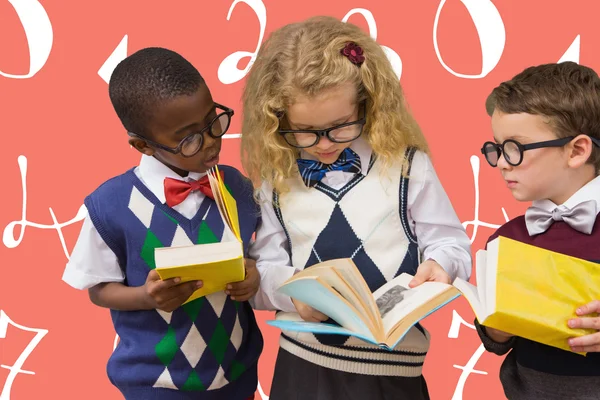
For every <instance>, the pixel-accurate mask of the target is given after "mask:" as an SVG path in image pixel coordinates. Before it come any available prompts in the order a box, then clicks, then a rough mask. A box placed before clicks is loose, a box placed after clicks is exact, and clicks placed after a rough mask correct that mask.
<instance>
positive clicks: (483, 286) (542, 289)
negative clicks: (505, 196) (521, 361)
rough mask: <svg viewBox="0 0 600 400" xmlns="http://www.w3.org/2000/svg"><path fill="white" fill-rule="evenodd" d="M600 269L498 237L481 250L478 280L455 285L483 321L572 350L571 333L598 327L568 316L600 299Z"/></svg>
mask: <svg viewBox="0 0 600 400" xmlns="http://www.w3.org/2000/svg"><path fill="white" fill-rule="evenodd" d="M599 273H600V265H599V264H597V263H594V262H591V261H586V260H582V259H578V258H575V257H570V256H567V255H564V254H560V253H556V252H553V251H549V250H545V249H542V248H539V247H535V246H532V245H528V244H525V243H522V242H518V241H515V240H512V239H508V238H506V237H498V238H496V239H495V240H493V241H491V242H490V243H488V246H487V251H486V250H480V251H478V252H477V254H476V283H477V286H474V285H472V284H471V283H469V282H466V281H464V280H462V279H458V278H457V279H456V280H455V281H454V283H453V285H454V286H455V287H456V288H458V289H459V290H460V291H461V292H462V294H463V296H465V298H466V299H467V300H468V302H469V303H470V305H471V307H472V308H473V311H474V312H475V315H476V316H477V319H478V321H479V322H480V323H481V324H482V325H484V326H488V327H490V328H494V329H498V330H501V331H504V332H508V333H511V334H513V335H516V336H520V337H523V338H526V339H529V340H532V341H535V342H538V343H543V344H546V345H549V346H553V347H557V348H560V349H563V350H567V351H570V348H569V345H568V339H569V338H571V337H578V336H583V335H587V334H590V333H594V332H595V331H590V330H584V329H571V328H569V327H568V325H567V322H568V320H569V319H571V318H576V317H577V315H576V314H575V310H576V309H577V307H579V306H582V305H584V304H587V303H589V302H590V301H592V300H596V299H600V280H598V279H597V277H598V276H599Z"/></svg>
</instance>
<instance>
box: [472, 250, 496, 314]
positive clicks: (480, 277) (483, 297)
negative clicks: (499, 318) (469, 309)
mask: <svg viewBox="0 0 600 400" xmlns="http://www.w3.org/2000/svg"><path fill="white" fill-rule="evenodd" d="M487 272H488V269H487V251H486V250H479V251H478V252H477V253H476V254H475V282H476V283H477V294H478V295H479V304H480V307H481V311H482V312H485V313H486V314H487V295H488V294H487V290H488V288H487V283H486V282H487V275H488V274H487ZM494 296H495V291H494ZM481 317H482V318H486V317H487V315H485V316H484V315H481Z"/></svg>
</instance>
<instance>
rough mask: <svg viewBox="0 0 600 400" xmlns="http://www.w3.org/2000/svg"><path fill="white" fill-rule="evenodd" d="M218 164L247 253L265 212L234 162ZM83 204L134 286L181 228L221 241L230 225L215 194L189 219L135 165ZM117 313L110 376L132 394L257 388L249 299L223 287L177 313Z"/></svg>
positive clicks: (259, 343) (256, 336) (177, 395)
mask: <svg viewBox="0 0 600 400" xmlns="http://www.w3.org/2000/svg"><path fill="white" fill-rule="evenodd" d="M219 168H220V169H221V170H222V171H224V174H225V185H226V186H227V187H228V189H229V190H230V192H231V193H232V195H233V197H234V198H235V199H236V201H237V207H238V213H239V220H240V230H241V235H242V239H243V242H244V250H245V251H246V252H247V250H248V244H249V243H250V241H251V238H252V235H253V234H254V231H255V230H256V227H257V224H258V223H259V218H260V217H259V213H260V211H259V209H258V206H257V204H256V203H255V201H254V200H253V198H252V186H251V184H250V183H249V181H247V180H246V178H244V177H243V176H242V175H241V174H240V173H239V171H237V170H236V169H234V168H232V167H228V166H219ZM85 205H86V207H87V209H88V212H89V215H90V218H91V220H92V222H93V224H94V226H95V227H96V229H97V230H98V232H99V234H100V236H101V237H102V238H103V240H104V241H105V242H106V244H107V245H108V246H109V247H110V248H111V249H112V250H113V251H114V253H115V254H116V255H117V258H118V261H119V264H120V266H121V268H122V270H123V271H124V273H125V277H126V279H125V284H126V285H127V286H131V287H135V286H142V285H144V283H145V281H146V277H147V275H148V272H149V271H150V270H151V269H153V268H155V264H154V249H155V248H157V247H164V246H170V245H171V243H172V241H173V238H174V237H175V235H176V232H177V234H178V235H181V234H182V232H181V231H182V230H183V232H184V233H185V235H186V236H187V238H189V241H190V242H191V243H210V242H217V241H220V240H221V237H222V234H223V229H224V226H223V221H222V219H221V217H220V214H219V211H218V209H217V207H216V204H215V202H214V201H213V200H212V199H210V198H205V199H204V201H203V202H202V204H201V205H200V208H199V209H198V212H197V213H196V215H195V216H194V217H193V218H192V219H187V218H185V217H183V216H182V215H181V214H179V213H177V212H176V211H175V210H173V209H171V208H170V207H168V206H167V205H165V204H163V203H161V202H160V201H159V200H158V199H157V198H156V196H154V195H153V194H152V192H151V191H150V190H149V189H148V188H147V187H146V186H145V185H144V184H143V183H142V182H141V181H140V180H139V178H138V177H137V176H136V175H135V173H134V171H133V169H131V170H129V171H127V172H126V173H124V174H123V175H120V176H117V177H115V178H112V179H110V180H109V181H107V182H106V183H104V184H103V185H101V186H100V187H99V188H98V189H97V190H96V191H94V192H93V193H92V194H91V195H90V196H88V197H87V198H86V199H85ZM111 315H112V320H113V323H114V326H115V329H116V331H117V333H118V334H119V337H120V342H119V345H118V346H117V348H116V349H115V351H114V353H113V354H112V356H111V358H110V360H109V362H108V367H107V369H108V376H109V378H110V380H111V382H112V383H113V384H114V385H115V386H117V388H118V389H119V390H120V391H121V392H122V393H123V395H124V396H125V398H126V399H144V400H147V399H205V400H213V399H246V398H248V397H250V396H252V394H253V393H254V392H255V390H256V387H257V363H258V358H259V356H260V353H261V352H262V348H263V339H262V336H261V333H260V330H259V329H258V326H257V324H256V320H255V318H254V314H253V311H252V309H251V307H250V305H249V304H248V303H238V302H235V301H232V300H231V299H230V298H229V297H227V296H225V295H224V294H223V293H218V294H215V295H210V296H206V297H203V298H200V299H197V300H195V301H192V302H190V303H188V304H185V305H184V306H182V307H180V308H178V309H177V310H175V311H173V312H172V313H164V312H159V311H157V310H150V311H126V312H124V311H116V310H111Z"/></svg>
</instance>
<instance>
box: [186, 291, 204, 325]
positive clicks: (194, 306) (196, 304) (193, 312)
mask: <svg viewBox="0 0 600 400" xmlns="http://www.w3.org/2000/svg"><path fill="white" fill-rule="evenodd" d="M204 301H205V298H204V297H200V298H199V299H196V300H193V301H190V302H189V303H186V304H184V305H183V309H184V310H185V312H186V313H187V315H189V317H190V319H191V320H192V322H194V321H196V318H197V317H198V313H199V312H200V309H201V308H202V306H203V305H204Z"/></svg>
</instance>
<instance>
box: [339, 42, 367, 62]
mask: <svg viewBox="0 0 600 400" xmlns="http://www.w3.org/2000/svg"><path fill="white" fill-rule="evenodd" d="M341 53H342V54H343V55H345V56H346V57H348V60H350V61H351V62H352V64H355V65H357V66H359V67H360V66H361V64H362V63H363V62H364V61H365V56H364V55H363V50H362V48H361V47H360V46H359V45H357V44H356V43H354V42H348V43H346V46H345V47H344V48H343V49H342V51H341Z"/></svg>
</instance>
